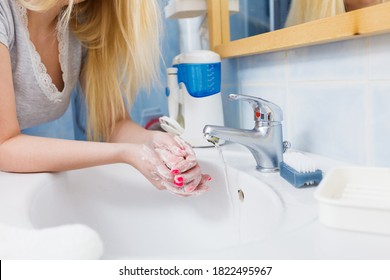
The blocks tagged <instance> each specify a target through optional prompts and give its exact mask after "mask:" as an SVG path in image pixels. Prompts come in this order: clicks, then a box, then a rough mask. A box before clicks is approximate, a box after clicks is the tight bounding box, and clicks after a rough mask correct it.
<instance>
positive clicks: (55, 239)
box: [0, 224, 103, 260]
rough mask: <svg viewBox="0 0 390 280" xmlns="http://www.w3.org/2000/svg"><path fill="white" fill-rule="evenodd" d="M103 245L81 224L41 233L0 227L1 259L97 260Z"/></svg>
mask: <svg viewBox="0 0 390 280" xmlns="http://www.w3.org/2000/svg"><path fill="white" fill-rule="evenodd" d="M102 254H103V243H102V241H101V239H100V237H99V235H98V234H97V233H96V231H94V230H93V229H91V228H89V227H87V226H85V225H80V224H74V225H63V226H58V227H53V228H45V229H40V230H35V229H23V228H17V227H12V226H8V225H4V224H0V259H3V260H4V259H6V260H15V259H19V260H32V259H34V260H50V259H56V260H71V259H75V260H82V259H88V260H92V259H99V258H100V257H101V256H102Z"/></svg>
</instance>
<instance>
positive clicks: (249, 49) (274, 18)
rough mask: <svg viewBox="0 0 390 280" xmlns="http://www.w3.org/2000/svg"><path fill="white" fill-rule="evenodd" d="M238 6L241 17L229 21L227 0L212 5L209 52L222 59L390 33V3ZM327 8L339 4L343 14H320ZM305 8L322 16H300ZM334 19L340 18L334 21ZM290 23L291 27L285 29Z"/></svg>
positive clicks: (303, 1)
mask: <svg viewBox="0 0 390 280" xmlns="http://www.w3.org/2000/svg"><path fill="white" fill-rule="evenodd" d="M239 1H240V10H241V12H240V13H242V14H241V15H240V13H239V14H235V15H231V16H230V17H229V12H228V0H208V10H209V32H210V49H212V50H214V51H216V52H217V53H219V54H220V55H221V57H223V58H228V57H236V56H242V55H251V54H258V53H265V52H272V51H280V50H286V49H291V48H295V47H301V46H307V45H314V44H320V43H326V42H331V41H337V40H345V39H350V38H353V37H356V36H364V35H365V36H366V35H371V34H378V33H384V32H389V31H390V17H389V16H388V15H389V14H390V1H389V0H344V2H343V0H239ZM324 2H325V3H326V4H330V3H337V4H338V5H339V8H337V7H336V6H332V7H331V8H329V7H328V8H326V9H322V8H321V9H318V7H319V6H318V5H319V3H324ZM382 2H387V3H382ZM315 3H317V6H315ZM340 3H341V6H340ZM302 5H303V6H305V7H306V8H305V9H303V10H305V11H313V10H314V11H315V10H316V9H317V12H316V13H309V12H305V13H302V12H301V13H297V12H296V11H297V10H298V11H302ZM312 5H314V7H313V6H312ZM366 6H368V7H366ZM315 7H317V8H315ZM321 7H323V6H321ZM318 10H319V11H320V12H318ZM328 10H331V12H329V11H328ZM293 11H294V12H293ZM324 11H325V12H324ZM346 11H347V12H346ZM256 13H257V17H256V16H255V15H256ZM292 14H294V15H296V16H292ZM333 14H335V15H334V16H332V15H333ZM309 15H310V16H309ZM237 18H239V19H240V21H238V20H237ZM292 18H295V20H292ZM286 21H287V25H290V26H288V27H286V26H285V25H286ZM231 27H232V28H231ZM270 31H272V32H270Z"/></svg>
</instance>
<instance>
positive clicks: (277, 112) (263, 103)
mask: <svg viewBox="0 0 390 280" xmlns="http://www.w3.org/2000/svg"><path fill="white" fill-rule="evenodd" d="M229 99H231V100H238V99H242V100H244V101H247V102H249V103H250V104H251V105H252V108H253V113H254V119H255V121H257V122H258V121H261V122H281V121H282V120H283V113H282V109H280V107H279V106H278V105H276V104H275V103H272V102H270V101H268V100H265V99H262V98H260V97H254V96H250V95H244V94H229Z"/></svg>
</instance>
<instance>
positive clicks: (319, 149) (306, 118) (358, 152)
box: [287, 82, 368, 164]
mask: <svg viewBox="0 0 390 280" xmlns="http://www.w3.org/2000/svg"><path fill="white" fill-rule="evenodd" d="M365 100H366V86H365V83H339V82H333V83H292V84H290V85H289V92H288V97H287V101H288V106H289V114H288V116H287V117H288V118H289V119H290V122H289V124H290V130H291V131H290V132H291V142H292V146H293V147H294V148H297V149H300V150H304V151H309V152H313V153H318V154H322V155H326V156H329V157H332V158H335V159H339V160H344V161H348V162H353V163H357V164H366V163H367V159H368V146H367V144H368V140H367V139H368V138H367V135H366V134H365V133H364V132H365V130H366V123H365V122H364V119H365V116H366V109H365V105H366V104H365Z"/></svg>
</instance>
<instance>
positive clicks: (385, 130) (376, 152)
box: [367, 81, 390, 167]
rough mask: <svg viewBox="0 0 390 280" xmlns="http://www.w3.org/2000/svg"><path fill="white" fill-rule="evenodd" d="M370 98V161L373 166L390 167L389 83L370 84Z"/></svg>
mask: <svg viewBox="0 0 390 280" xmlns="http://www.w3.org/2000/svg"><path fill="white" fill-rule="evenodd" d="M370 97H371V104H372V109H371V111H370V112H369V114H368V116H367V117H368V121H369V125H370V127H371V128H372V141H371V152H372V155H371V161H372V164H373V165H375V166H383V167H390V145H389V143H390V141H389V140H390V110H389V109H390V81H386V82H375V83H370Z"/></svg>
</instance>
